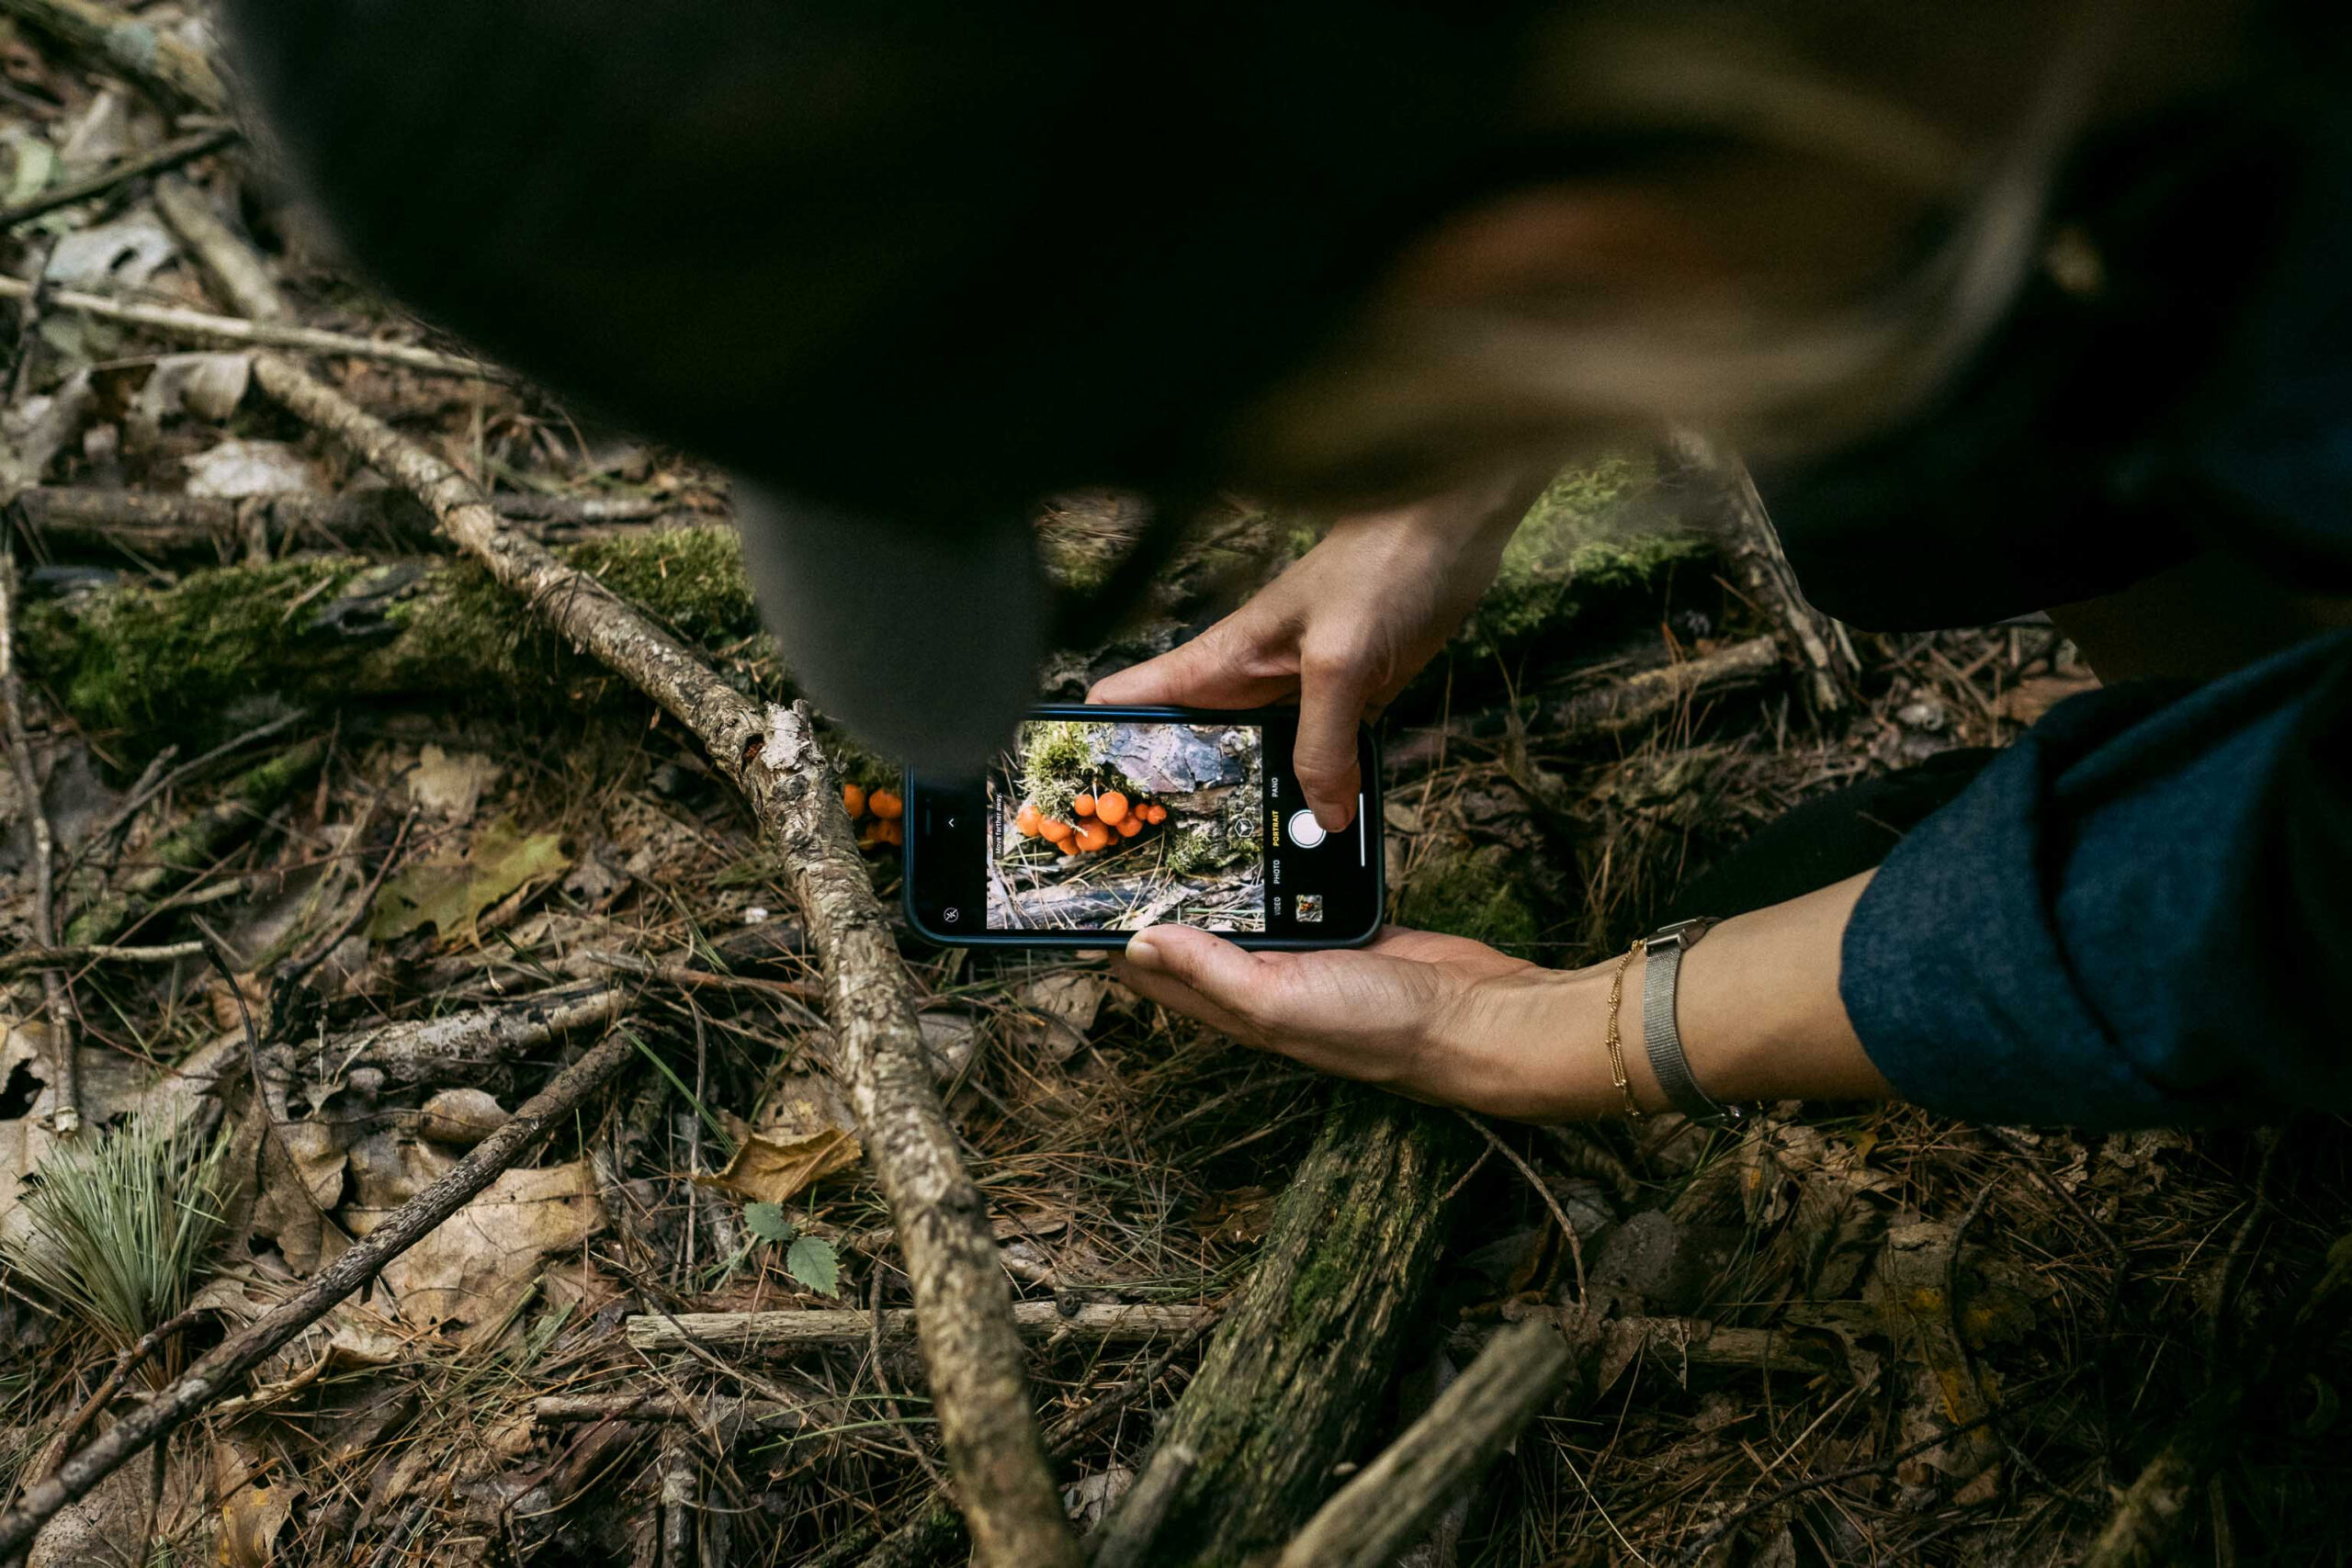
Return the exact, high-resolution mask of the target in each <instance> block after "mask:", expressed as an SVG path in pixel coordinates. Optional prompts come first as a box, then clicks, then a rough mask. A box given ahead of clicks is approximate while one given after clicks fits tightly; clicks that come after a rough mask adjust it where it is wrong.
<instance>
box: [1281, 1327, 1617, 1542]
mask: <svg viewBox="0 0 2352 1568" xmlns="http://www.w3.org/2000/svg"><path fill="white" fill-rule="evenodd" d="M1574 1361H1575V1358H1574V1356H1573V1355H1572V1354H1571V1352H1570V1350H1569V1348H1568V1342H1567V1340H1566V1338H1564V1337H1562V1336H1561V1334H1560V1332H1559V1330H1558V1329H1556V1328H1555V1327H1553V1326H1552V1325H1550V1324H1548V1323H1544V1322H1540V1321H1536V1320H1530V1321H1528V1322H1525V1323H1520V1324H1514V1325H1511V1326H1510V1328H1508V1329H1505V1330H1504V1331H1503V1332H1502V1333H1500V1334H1498V1335H1496V1336H1495V1337H1494V1338H1493V1339H1492V1340H1491V1341H1489V1342H1488V1344H1487V1348H1486V1349H1485V1350H1484V1351H1482V1352H1480V1354H1479V1356H1478V1359H1476V1360H1475V1361H1473V1362H1471V1363H1470V1365H1469V1367H1468V1369H1467V1370H1465V1371H1464V1372H1463V1374H1462V1375H1461V1376H1460V1377H1458V1378H1456V1379H1454V1380H1453V1383H1452V1384H1450V1385H1449V1386H1448V1387H1447V1389H1446V1391H1445V1392H1444V1393H1441V1394H1439V1395H1438V1396H1437V1398H1436V1400H1435V1401H1434V1402H1432V1403H1431V1404H1430V1407H1429V1408H1428V1409H1427V1410H1425V1411H1423V1412H1422V1413H1421V1418H1420V1419H1419V1420H1418V1421H1416V1422H1414V1423H1413V1424H1412V1425H1411V1426H1410V1427H1406V1428H1405V1430H1404V1431H1403V1432H1402V1433H1401V1434H1399V1435H1398V1437H1397V1440H1396V1441H1395V1442H1393V1443H1391V1444H1389V1445H1388V1447H1387V1448H1386V1450H1384V1451H1383V1452H1382V1453H1381V1455H1380V1457H1379V1458H1378V1459H1375V1460H1374V1461H1372V1462H1371V1463H1370V1464H1368V1465H1366V1466H1364V1467H1363V1469H1362V1470H1360V1471H1358V1472H1356V1473H1355V1475H1354V1476H1353V1477H1351V1479H1350V1480H1349V1482H1348V1483H1347V1484H1346V1485H1345V1486H1342V1487H1340V1490H1339V1492H1338V1494H1337V1495H1334V1496H1333V1497H1332V1499H1331V1500H1330V1501H1329V1502H1328V1503H1326V1504H1324V1505H1323V1506H1322V1507H1321V1508H1320V1509H1318V1510H1317V1512H1316V1515H1315V1517H1314V1518H1312V1519H1310V1520H1308V1521H1307V1525H1306V1529H1303V1530H1301V1531H1300V1532H1299V1533H1298V1537H1297V1539H1295V1540H1293V1541H1292V1542H1291V1543H1290V1545H1289V1546H1288V1547H1287V1548H1286V1549H1284V1551H1283V1554H1282V1557H1281V1559H1280V1561H1279V1562H1278V1563H1277V1564H1276V1568H1387V1564H1389V1563H1390V1562H1395V1561H1396V1559H1397V1553H1398V1552H1400V1551H1404V1550H1405V1549H1406V1548H1408V1547H1409V1546H1411V1545H1412V1544H1413V1543H1414V1542H1415V1541H1417V1540H1419V1539H1420V1537H1421V1534H1422V1532H1423V1531H1425V1530H1426V1529H1428V1528H1429V1526H1430V1523H1431V1522H1432V1521H1433V1520H1435V1519H1436V1517H1438V1515H1439V1514H1441V1513H1442V1512H1444V1510H1445V1507H1446V1506H1447V1505H1448V1504H1450V1503H1452V1502H1453V1500H1454V1497H1455V1496H1456V1495H1458V1494H1459V1493H1460V1492H1461V1490H1462V1488H1463V1487H1464V1486H1466V1485H1468V1484H1469V1483H1472V1482H1473V1481H1475V1480H1476V1478H1477V1477H1478V1476H1479V1475H1481V1474H1483V1473H1484V1472H1485V1471H1486V1468H1487V1465H1489V1464H1491V1463H1493V1462H1494V1459H1495V1456H1496V1455H1497V1454H1499V1453H1501V1452H1502V1451H1503V1449H1504V1448H1505V1446H1506V1445H1508V1444H1509V1443H1510V1440H1511V1439H1512V1438H1515V1437H1517V1436H1518V1435H1519V1430H1520V1428H1521V1427H1524V1426H1526V1425H1527V1423H1528V1422H1529V1421H1531V1420H1532V1419H1534V1417H1535V1416H1536V1415H1537V1414H1538V1413H1539V1412H1540V1411H1542V1410H1543V1408H1544V1406H1545V1405H1546V1404H1550V1403H1551V1402H1552V1397H1553V1396H1554V1395H1555V1394H1556V1393H1559V1392H1560V1389H1561V1386H1562V1385H1563V1384H1565V1383H1566V1382H1567V1380H1568V1373H1569V1371H1571V1369H1572V1367H1573V1365H1574Z"/></svg>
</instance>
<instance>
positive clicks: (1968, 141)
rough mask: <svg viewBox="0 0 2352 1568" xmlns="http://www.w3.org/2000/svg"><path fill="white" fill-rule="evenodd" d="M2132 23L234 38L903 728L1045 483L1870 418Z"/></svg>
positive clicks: (940, 694)
mask: <svg viewBox="0 0 2352 1568" xmlns="http://www.w3.org/2000/svg"><path fill="white" fill-rule="evenodd" d="M2149 8H2150V9H2152V10H2155V11H2158V12H2160V13H2161V17H2162V20H2163V26H2162V28H2157V29H2155V30H2154V32H2143V29H2141V28H2138V27H2136V26H2135V28H2133V29H2130V30H2128V31H2127V30H2125V29H2120V28H2117V27H2116V26H2115V25H2114V23H2115V17H2114V15H2113V13H2114V11H2115V10H2116V7H2115V6H2111V5H2109V4H2106V3H2105V0H2095V3H2092V4H2087V5H2076V4H2063V5H2052V4H2048V3H2046V0H1981V3H1980V4H1976V5H1972V6H1968V7H1966V8H1965V12H1964V14H1960V13H1951V14H1947V12H1946V8H1943V7H1912V6H1883V5H1876V4H1869V3H1866V0H1778V3H1775V4H1772V5H1769V6H1767V5H1753V4H1751V5H1738V4H1696V3H1689V0H1683V3H1657V4H1641V3H1634V0H1595V3H1591V4H1569V3H1561V4H1555V5H1540V4H1522V5H1519V6H1497V7H1454V8H1439V7H1431V6H1408V5H1403V4H1387V3H1382V0H1351V3H1350V4H1347V5H1337V4H1314V3H1308V4H1300V5H1292V6H1272V7H1252V8H1250V9H1248V10H1243V9H1241V8H1238V7H1237V8H1235V9H1234V10H1232V11H1231V12H1230V13H1226V12H1221V11H1213V12H1211V13H1208V14H1202V13H1198V12H1193V13H1187V14H1186V15H1185V16H1184V17H1182V19H1181V20H1170V19H1166V18H1163V17H1158V16H1135V15H1098V14H1095V13H1084V14H1073V13H1064V12H1056V13H1054V14H1051V15H1047V14H1045V13H1042V12H1033V11H1028V10H1023V9H1020V8H1014V9H1013V10H1012V12H1010V13H1007V12H1005V11H1003V10H1002V9H999V10H995V11H989V10H985V9H983V10H975V9H974V8H971V7H968V6H941V5H932V4H923V3H919V0H910V3H908V4H902V5H899V6H865V5H843V4H838V3H822V0H803V3H797V4H768V5H760V6H746V5H742V4H741V3H740V0H663V3H662V4H660V5H654V6H649V5H645V4H642V3H641V0H334V3H332V4H320V3H319V0H232V6H231V11H232V18H231V19H232V29H233V31H234V33H235V35H236V38H237V40H238V46H239V55H240V59H241V61H242V62H243V65H244V67H245V69H246V71H247V73H248V75H249V78H250V80H251V81H252V83H253V84H254V86H255V87H256V88H257V89H258V92H259V96H260V97H261V99H262V101H263V103H264V105H265V107H266V109H267V111H268V114H269V117H270V118H271V120H272V122H273V124H274V126H275V127H276V128H277V130H278V131H279V132H280V133H281V137H282V141H283V143H284V145H285V146H286V148H287V151H288V158H289V160H290V162H291V163H292V164H293V165H294V166H295V168H296V170H297V172H298V173H299V174H300V175H302V176H304V177H305V178H306V180H307V182H308V183H309V185H310V186H311V188H312V189H313V190H314V191H315V193H316V195H317V197H318V199H319V200H320V201H321V203H322V206H323V207H324V208H325V209H326V210H327V212H328V214H329V216H330V218H331V219H332V220H333V221H334V224H335V226H336V228H337V229H338V231H340V233H341V234H342V236H343V238H344V239H345V243H347V244H348V246H349V248H350V249H351V251H352V252H353V254H355V256H356V258H357V259H358V260H359V261H360V262H361V263H362V264H363V265H366V266H367V267H368V268H369V269H370V270H372V271H373V272H374V273H376V274H377V275H378V276H379V277H380V278H381V279H382V281H383V282H384V283H385V284H386V285H387V286H388V287H390V288H391V289H392V290H394V291H395V292H397V293H398V294H400V295H401V297H403V298H404V299H408V300H410V301H411V302H413V304H414V305H416V306H417V307H418V308H420V309H422V310H425V311H426V312H428V313H430V314H432V315H434V316H435V317H437V318H439V319H440V320H442V321H445V322H447V324H448V325H450V326H452V327H453V328H455V329H457V330H458V331H460V332H463V333H467V334H468V335H469V336H471V337H473V338H475V339H477V340H478V341H480V342H481V344H483V345H484V346H485V347H486V348H488V349H489V350H490V351H492V353H494V354H497V355H502V356H503V357H504V358H506V359H508V360H509V361H511V362H512V363H514V364H515V365H517V366H518V367H522V368H524V369H526V370H527V371H529V372H530V373H532V374H534V375H535V376H537V377H538V378H541V379H543V380H545V381H546V382H547V383H548V384H549V385H550V386H552V387H554V388H555V389H558V390H560V391H562V392H564V393H567V394H569V395H571V396H573V397H575V398H578V399H581V400H583V401H585V402H587V403H589V404H591V405H594V406H596V407H598V408H600V409H601V410H602V411H604V412H606V413H608V414H610V415H611V416H613V417H616V418H617V419H619V420H622V421H625V422H627V423H630V424H632V425H634V426H636V427H638V428H640V429H643V430H645V431H647V432H648V433H649V434H655V435H659V436H662V437H664V438H667V439H669V440H672V441H673V442H675V443H677V444H679V445H681V446H684V447H687V448H688V449H691V450H694V451H696V452H699V453H701V454H703V455H706V456H707V457H712V458H714V459H716V460H718V461H720V462H722V463H724V464H726V465H727V466H729V468H731V469H732V470H733V471H735V472H736V473H737V474H738V475H740V476H742V478H743V479H744V480H745V481H746V484H745V487H744V491H743V497H742V499H743V508H742V510H743V513H744V517H743V521H744V524H745V528H746V534H747V540H748V548H749V554H750V557H751V558H752V564H753V567H754V570H755V571H757V572H758V573H759V575H760V577H761V579H762V587H763V599H764V600H765V601H766V603H767V604H769V606H770V612H771V615H772V618H773V620H774V622H775V629H776V632H777V634H778V636H779V638H780V639H781V640H782V642H783V645H784V649H785V652H786V659H787V661H788V662H789V663H790V664H791V665H792V666H793V668H794V669H795V671H796V673H797V675H798V676H799V678H800V679H801V680H802V682H804V683H805V684H806V685H807V686H808V687H809V689H810V690H811V692H812V694H814V695H816V696H817V697H818V698H819V700H820V702H821V703H823V704H825V705H829V706H831V707H832V708H833V709H834V710H835V711H836V712H837V713H838V714H839V715H840V716H843V717H845V718H846V719H848V720H849V721H850V722H851V723H852V724H853V725H854V726H855V727H857V728H863V729H865V731H866V732H867V733H868V734H869V736H870V737H871V738H872V739H876V741H878V742H880V743H882V744H884V745H887V746H891V747H894V748H896V749H898V750H900V751H901V752H903V753H906V754H908V755H910V756H911V757H913V758H914V759H915V760H917V761H930V762H944V761H956V760H963V759H967V758H970V757H975V756H977V755H978V753H979V752H980V751H981V750H984V749H985V748H986V746H988V745H989V744H990V743H992V742H993V741H995V740H996V739H999V738H1000V737H1001V731H1002V728H1003V727H1004V725H1005V724H1006V723H1007V722H1009V719H1010V716H1011V714H1012V711H1013V710H1014V709H1015V708H1017V706H1018V705H1019V703H1020V702H1021V700H1022V699H1023V696H1024V695H1025V694H1026V692H1027V689H1028V686H1029V682H1030V671H1031V670H1032V669H1033V668H1034V664H1035V659H1036V657H1037V656H1038V654H1039V653H1041V652H1042V651H1043V640H1044V637H1045V627H1046V595H1045V593H1044V592H1043V591H1042V589H1041V588H1040V587H1039V585H1038V581H1037V577H1036V569H1035V565H1034V562H1033V560H1032V558H1031V550H1030V545H1029V536H1028V531H1027V526H1026V519H1027V517H1028V515H1029V514H1030V513H1031V511H1032V509H1033V508H1034V506H1035V503H1036V502H1038V501H1039V500H1040V499H1041V498H1043V497H1044V496H1046V495H1048V494H1050V493H1053V492H1056V491H1062V490H1067V489H1071V488H1076V487H1080V486H1093V485H1108V486H1118V487H1125V488H1129V489H1135V490H1138V491H1144V492H1145V493H1147V494H1150V495H1156V496H1161V497H1173V496H1182V495H1188V494H1190V495H1197V494H1201V493H1204V491H1207V490H1210V489H1212V488H1215V487H1220V486H1222V487H1232V488H1238V489H1242V490H1246V491H1250V492H1252V493H1253V494H1256V495H1259V496H1261V497H1263V498H1265V499H1267V500H1270V501H1274V502H1289V503H1292V504H1296V505H1300V506H1305V507H1311V508H1322V509H1330V510H1337V509H1341V508H1348V507H1354V506H1360V505H1366V504H1371V503H1374V502H1398V501H1404V500H1408V499H1410V498H1412V497H1414V496H1415V495H1418V494H1425V493H1430V492H1433V491H1436V490H1438V489H1441V488H1443V487H1445V486H1447V485H1449V484H1451V483H1453V482H1455V481H1458V480H1461V479H1467V478H1470V477H1472V476H1474V475H1476V474H1477V473H1479V472H1480V471H1481V470H1483V469H1486V468H1491V467H1492V466H1493V465H1495V464H1497V463H1498V462H1505V461H1509V462H1525V461H1528V460H1531V459H1538V458H1546V459H1548V458H1555V457H1565V456H1566V455H1568V454H1569V453H1571V452H1573V451H1574V450H1575V449H1576V448H1577V447H1578V446H1583V445H1586V444H1589V443H1591V442H1594V441H1597V440H1605V439H1608V438H1609V437H1611V435H1614V434H1623V433H1625V432H1628V431H1641V432H1646V431H1648V430H1649V429H1652V428H1654V427H1655V425H1656V423H1657V422H1658V421H1660V420H1661V419H1666V418H1673V419H1678V420H1682V421H1686V422H1690V423H1698V424H1701V425H1702V426H1704V427H1707V428H1709V429H1710V430H1712V431H1713V432H1714V433H1715V434H1720V435H1723V436H1724V437H1726V438H1728V439H1731V440H1733V441H1735V442H1737V443H1741V444H1743V445H1746V446H1750V447H1763V448H1768V449H1775V450H1791V451H1802V450H1806V449H1811V448H1817V447H1821V446H1828V445H1833V444H1835V443H1837V442H1838V441H1841V440H1845V439H1848V438H1849V437H1851V436H1853V435H1855V434H1860V433H1862V432H1865V431H1868V430H1869V429H1871V428H1872V427H1873V426H1874V425H1877V424H1880V423H1884V422H1887V421H1889V420H1893V419H1899V418H1900V417H1902V416H1903V415H1904V414H1905V412H1908V411H1909V410H1910V409H1912V408H1914V407H1916V406H1917V402H1918V400H1919V399H1920V398H1921V397H1922V396H1923V395H1924V394H1925V392H1926V391H1927V390H1928V389H1930V388H1931V387H1932V386H1933V385H1934V384H1935V383H1936V381H1937V380H1938V379H1939V378H1940V377H1941V376H1942V375H1944V374H1945V373H1946V372H1947V371H1948V370H1949V369H1950V368H1951V366H1952V365H1953V364H1954V363H1955V362H1956V361H1957V360H1958V359H1959V358H1960V357H1961V356H1962V355H1964V354H1965V352H1966V351H1967V349H1968V347H1969V346H1970V344H1973V342H1974V341H1975V340H1976V339H1977V337H1978V336H1979V335H1981V333H1983V332H1984V331H1985V328H1986V327H1987V325H1989V324H1990V322H1991V321H1994V320H1995V319H1996V318H1997V316H1998V315H1999V313H2000V310H2001V309H2002V308H2003V305H2004V303H2005V301H2006V300H2007V298H2008V295H2009V292H2010V290H2011V289H2012V288H2014V286H2015V283H2016V280H2017V277H2018V275H2019V273H2020V272H2021V271H2022V270H2023V268H2024V266H2025V265H2027V263H2028V261H2029V260H2030V257H2031V256H2032V254H2033V253H2034V247H2035V237H2034V226H2035V221H2036V217H2037V212H2038V205H2037V204H2038V200H2039V197H2040V193H2041V190H2042V188H2043V186H2044V185H2045V183H2046V181H2047V178H2048V175H2049V173H2050V170H2051V168H2052V164H2054V163H2055V161H2056V160H2057V158H2058V157H2059V156H2060V155H2061V153H2062V152H2064V149H2065V147H2066V145H2067V143H2068V141H2069V139H2070V137H2071V136H2072V135H2073V134H2074V133H2075V130H2077V129H2078V128H2079V126H2080V125H2081V124H2082V123H2083V122H2084V120H2085V118H2086V116H2088V115H2090V114H2091V113H2093V112H2094V107H2093V106H2094V100H2095V93H2094V89H2095V88H2098V87H2099V86H2100V85H2102V83H2104V85H2105V90H2106V92H2107V100H2106V101H2107V102H2109V104H2112V103H2113V102H2114V101H2116V100H2117V99H2118V98H2124V99H2128V98H2129V97H2131V96H2132V95H2133V94H2141V95H2160V94H2162V93H2165V92H2168V91H2173V90H2177V85H2178V83H2179V81H2180V80H2181V79H2182V78H2183V77H2185V76H2188V75H2190V74H2193V73H2194V72H2195V70H2197V69H2199V67H2198V66H2197V65H2195V64H2194V63H2193V62H2200V61H2215V60H2220V59H2222V58H2225V57H2226V52H2227V51H2225V50H2222V49H2221V48H2219V47H2216V46H2213V45H2212V43H2211V38H2212V35H2214V34H2215V33H2217V32H2219V31H2222V30H2224V28H2223V24H2222V22H2220V21H2216V20H2213V19H2212V18H2210V17H2207V16H2206V11H2207V9H2208V7H2207V6H2204V5H2203V4H2201V3H2200V0H2168V3H2166V4H2163V5H2154V6H2151V7H2149ZM2213 9H2217V10H2220V9H2225V8H2223V7H2218V6H2216V7H2213ZM1454 12H1461V13H1465V14H1464V15H1455V14H1453V13H1454ZM2141 37H2161V38H2162V39H2163V40H2164V47H2163V48H2162V50H2160V51H2148V52H2149V54H2150V60H2149V61H2142V60H2141V59H2140V58H2139V56H2138V55H2136V54H2132V53H2131V52H2130V51H2123V50H2120V48H2119V43H2120V40H2124V39H2131V38H2141ZM2157 55H2161V57H2162V58H2161V59H2156V58H2154V57H2155V56H2157ZM845 639H854V640H847V641H845ZM898 643H905V644H908V645H910V646H908V647H907V648H906V649H904V650H903V655H904V656H903V658H901V657H899V655H898V654H897V653H896V652H894V651H893V650H892V649H891V648H890V647H888V646H887V645H893V644H898ZM910 671H921V672H922V678H921V679H907V678H904V677H905V676H906V675H908V674H909V673H910ZM959 681H960V684H959V683H958V682H959ZM926 695H928V696H930V697H931V698H932V699H933V705H932V706H930V707H928V708H925V707H921V706H909V705H907V704H909V703H910V702H912V701H915V700H916V699H918V698H921V697H923V696H926Z"/></svg>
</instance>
